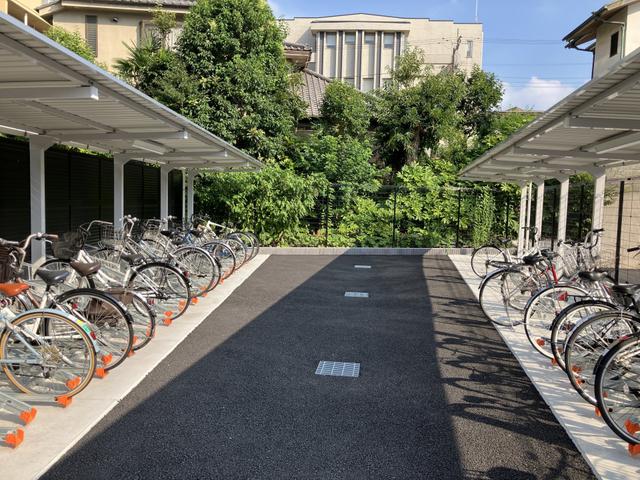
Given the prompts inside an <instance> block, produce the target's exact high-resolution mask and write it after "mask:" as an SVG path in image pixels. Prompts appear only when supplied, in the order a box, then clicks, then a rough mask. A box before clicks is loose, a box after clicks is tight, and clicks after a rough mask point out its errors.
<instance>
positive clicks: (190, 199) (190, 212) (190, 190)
mask: <svg viewBox="0 0 640 480" xmlns="http://www.w3.org/2000/svg"><path fill="white" fill-rule="evenodd" d="M195 177H196V171H195V169H193V168H190V169H189V178H188V179H187V221H191V217H192V216H193V181H194V180H195Z"/></svg>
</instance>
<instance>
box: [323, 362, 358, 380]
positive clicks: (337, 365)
mask: <svg viewBox="0 0 640 480" xmlns="http://www.w3.org/2000/svg"><path fill="white" fill-rule="evenodd" d="M316 375H331V376H334V377H359V376H360V364H359V363H348V362H328V361H326V360H322V361H321V362H320V363H318V368H316Z"/></svg>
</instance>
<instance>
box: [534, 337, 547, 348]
mask: <svg viewBox="0 0 640 480" xmlns="http://www.w3.org/2000/svg"><path fill="white" fill-rule="evenodd" d="M536 344H537V345H538V346H539V347H544V346H545V345H546V342H545V341H544V340H543V339H542V338H538V339H536Z"/></svg>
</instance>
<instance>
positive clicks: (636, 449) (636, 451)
mask: <svg viewBox="0 0 640 480" xmlns="http://www.w3.org/2000/svg"><path fill="white" fill-rule="evenodd" d="M629 455H631V456H632V457H638V456H640V443H638V444H636V445H633V444H631V443H630V444H629Z"/></svg>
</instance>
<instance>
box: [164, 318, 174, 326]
mask: <svg viewBox="0 0 640 480" xmlns="http://www.w3.org/2000/svg"><path fill="white" fill-rule="evenodd" d="M162 323H164V324H165V325H166V326H167V327H168V326H169V325H171V324H172V323H173V320H172V319H170V318H165V319H164V320H163V321H162Z"/></svg>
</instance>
